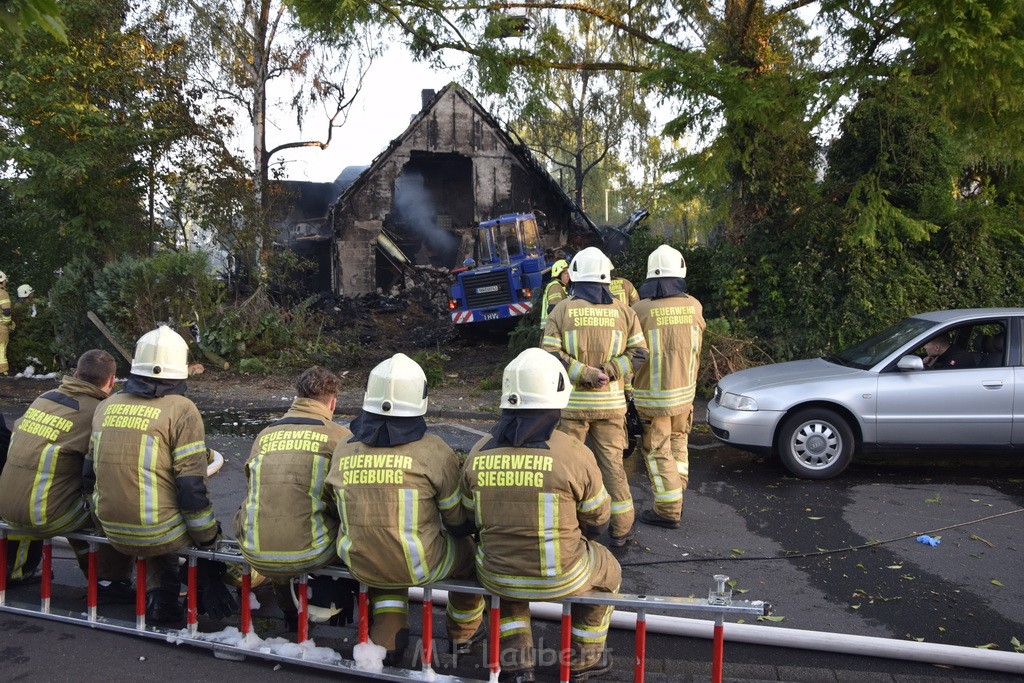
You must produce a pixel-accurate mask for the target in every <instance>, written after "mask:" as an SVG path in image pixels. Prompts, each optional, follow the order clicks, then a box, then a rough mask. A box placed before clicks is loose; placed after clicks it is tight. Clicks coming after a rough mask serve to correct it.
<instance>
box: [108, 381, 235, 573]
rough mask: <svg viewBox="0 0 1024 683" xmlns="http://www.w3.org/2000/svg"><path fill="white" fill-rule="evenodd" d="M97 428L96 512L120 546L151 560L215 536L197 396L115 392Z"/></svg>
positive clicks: (203, 435) (124, 549) (116, 543)
mask: <svg viewBox="0 0 1024 683" xmlns="http://www.w3.org/2000/svg"><path fill="white" fill-rule="evenodd" d="M92 431H93V433H92V447H91V449H90V454H89V456H90V457H91V458H92V460H93V468H94V470H95V472H96V488H95V490H94V491H93V505H94V508H93V509H94V510H95V512H96V516H97V517H98V518H99V520H100V523H101V524H102V526H103V531H104V532H105V533H106V535H107V537H108V538H109V539H110V540H111V541H112V544H113V545H114V546H115V547H116V548H117V549H118V550H121V551H122V552H124V553H125V554H132V553H134V554H136V555H140V556H144V557H150V556H153V555H160V554H164V553H166V552H170V551H172V550H176V549H178V548H181V547H183V546H185V545H188V544H189V543H195V544H197V545H203V544H206V543H210V542H212V541H213V540H214V539H215V538H216V537H217V520H216V519H215V518H214V516H213V506H212V505H211V504H210V499H209V492H208V490H207V488H206V466H207V459H206V437H205V432H204V429H203V418H202V416H201V415H200V414H199V410H198V409H197V408H196V406H195V404H194V403H192V401H190V400H189V399H187V398H185V397H184V396H181V395H177V394H169V395H167V396H163V397H161V398H143V397H140V396H135V395H133V394H127V393H124V392H121V393H117V394H114V395H113V396H111V397H110V398H108V399H107V400H105V401H103V402H102V403H101V404H100V405H99V407H98V408H97V409H96V415H95V416H94V417H93V423H92Z"/></svg>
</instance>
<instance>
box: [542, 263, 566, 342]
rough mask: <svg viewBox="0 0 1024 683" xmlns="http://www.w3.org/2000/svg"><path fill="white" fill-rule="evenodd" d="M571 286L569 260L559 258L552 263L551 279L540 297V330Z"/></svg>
mask: <svg viewBox="0 0 1024 683" xmlns="http://www.w3.org/2000/svg"><path fill="white" fill-rule="evenodd" d="M568 287H569V262H568V261H566V260H565V259H559V260H557V261H555V262H554V263H552V264H551V281H550V282H548V284H547V285H546V286H545V287H544V295H543V296H542V297H541V299H540V331H541V334H543V333H544V327H545V326H546V325H547V324H548V315H550V313H551V309H552V308H554V307H555V304H557V303H558V302H559V301H561V300H563V299H565V297H567V296H568V295H569V294H568Z"/></svg>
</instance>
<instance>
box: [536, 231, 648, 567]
mask: <svg viewBox="0 0 1024 683" xmlns="http://www.w3.org/2000/svg"><path fill="white" fill-rule="evenodd" d="M611 269H612V264H611V261H609V260H608V257H607V256H605V255H604V254H603V253H602V252H601V250H600V249H597V248H596V247H587V248H586V249H584V250H583V251H581V252H579V253H578V254H576V256H575V257H574V258H573V260H572V264H571V265H570V266H569V276H570V277H571V278H572V282H573V293H572V296H571V297H570V298H568V299H566V300H565V301H563V302H562V303H560V304H558V305H557V306H556V307H555V310H553V311H552V312H551V317H549V318H548V324H547V327H546V328H545V330H544V341H543V347H542V348H543V349H544V350H545V351H549V352H551V353H554V354H557V355H558V357H559V358H560V359H561V360H562V362H563V364H564V365H565V366H566V368H567V369H568V373H569V378H570V379H571V380H572V383H573V391H572V396H571V397H570V398H569V404H568V405H567V406H566V408H565V410H563V411H562V419H561V421H560V422H559V424H558V428H559V429H560V430H562V431H563V432H565V433H566V434H569V435H570V436H573V437H575V438H577V439H579V440H580V441H584V442H585V441H586V439H587V437H588V436H589V437H590V439H591V448H592V449H593V451H594V456H595V457H596V458H597V464H598V466H599V467H600V468H601V475H602V477H603V478H604V485H605V488H606V489H608V493H609V494H610V495H611V497H612V517H611V530H610V532H611V538H610V541H609V545H611V546H612V547H615V548H618V547H623V546H625V545H626V544H627V543H629V541H630V540H631V539H632V538H633V535H634V531H633V517H634V513H633V497H632V496H631V495H630V492H629V483H628V482H627V481H626V472H625V470H624V469H623V466H622V452H623V450H624V448H625V445H626V427H625V425H626V397H625V395H624V393H623V380H624V379H625V378H626V376H628V375H629V374H630V373H631V372H635V371H636V369H637V368H638V367H639V366H640V365H641V364H643V362H644V360H646V358H647V347H646V344H645V342H644V335H643V332H642V331H641V329H640V324H639V322H637V318H636V314H635V313H634V312H633V309H631V308H630V307H629V306H626V305H625V304H623V303H622V302H621V301H618V300H617V299H615V298H614V297H612V294H611V292H610V291H609V289H608V283H609V282H610V281H611Z"/></svg>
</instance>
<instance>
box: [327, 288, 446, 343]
mask: <svg viewBox="0 0 1024 683" xmlns="http://www.w3.org/2000/svg"><path fill="white" fill-rule="evenodd" d="M440 291H441V293H442V295H444V294H445V290H444V289H443V288H442V289H441V290H440ZM314 309H315V310H317V311H320V312H321V313H322V314H324V315H325V316H326V318H327V319H328V321H329V322H328V327H327V328H325V330H324V331H325V332H330V333H331V334H332V335H333V336H334V337H335V338H336V339H338V340H339V341H340V342H341V343H342V344H358V345H360V346H363V347H370V348H373V349H379V350H380V351H381V353H383V352H384V350H386V349H390V350H392V352H394V351H405V352H408V351H409V350H413V351H415V350H419V349H433V348H438V347H444V346H447V345H448V343H449V342H451V341H452V340H453V338H454V336H455V330H454V329H453V326H452V324H451V320H450V319H449V317H448V312H447V309H446V308H445V306H444V304H443V303H440V302H438V301H436V300H435V298H434V297H431V296H430V293H429V291H428V290H427V289H425V288H420V287H416V288H413V289H407V290H402V291H401V292H398V293H395V294H381V293H372V294H364V295H362V296H358V297H354V298H346V297H342V296H338V295H335V294H330V293H325V294H323V295H322V296H321V297H320V299H319V300H318V301H317V302H316V303H315V304H314Z"/></svg>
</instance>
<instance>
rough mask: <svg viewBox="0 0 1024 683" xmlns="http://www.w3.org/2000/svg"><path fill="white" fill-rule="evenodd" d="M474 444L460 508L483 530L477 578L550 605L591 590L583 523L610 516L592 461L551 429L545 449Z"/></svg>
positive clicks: (496, 589) (488, 441) (504, 592)
mask: <svg viewBox="0 0 1024 683" xmlns="http://www.w3.org/2000/svg"><path fill="white" fill-rule="evenodd" d="M498 443H499V442H498V441H497V439H495V438H494V437H493V436H490V435H488V436H485V437H484V438H482V439H481V440H480V441H478V442H477V444H476V445H475V446H473V449H472V450H471V451H470V452H469V455H468V456H467V457H466V464H465V466H464V467H463V470H462V484H461V492H462V505H463V507H465V508H466V510H467V511H468V512H469V514H470V515H471V516H472V517H473V518H474V519H475V522H476V526H477V528H478V529H479V532H480V536H479V538H480V541H479V547H478V549H477V557H476V563H477V580H478V581H479V582H480V584H481V585H482V586H484V588H486V589H487V590H488V591H491V592H492V593H495V594H497V595H500V596H502V597H506V598H510V599H515V600H547V599H556V598H560V597H564V596H566V595H570V594H572V593H574V592H576V591H578V590H580V589H583V588H586V587H587V586H589V582H590V575H591V571H592V566H593V557H592V552H593V551H592V549H591V547H590V541H588V540H587V539H586V537H585V536H584V533H583V529H582V528H581V525H583V524H586V525H588V526H595V527H597V526H601V525H603V524H606V523H607V522H608V520H609V516H610V514H611V503H610V499H609V497H608V493H607V492H606V491H605V489H604V485H603V484H602V483H601V471H600V470H599V469H598V468H597V462H596V461H595V460H594V455H593V454H592V453H591V452H590V450H589V449H587V447H586V446H584V445H583V444H582V443H581V442H580V441H579V440H577V439H575V438H573V437H571V436H569V435H568V434H565V433H563V432H559V431H555V432H553V433H552V434H551V437H550V438H549V439H548V440H547V442H546V444H529V445H523V446H518V447H516V446H511V445H497V444H498Z"/></svg>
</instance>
